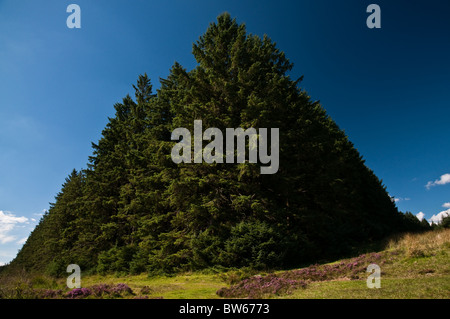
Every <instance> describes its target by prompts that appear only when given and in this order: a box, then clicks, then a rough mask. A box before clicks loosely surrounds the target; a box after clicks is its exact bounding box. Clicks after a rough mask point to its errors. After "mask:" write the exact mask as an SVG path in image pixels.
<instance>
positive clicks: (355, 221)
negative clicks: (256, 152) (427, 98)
mask: <svg viewBox="0 0 450 319" xmlns="http://www.w3.org/2000/svg"><path fill="white" fill-rule="evenodd" d="M192 53H193V55H194V57H195V59H196V61H197V65H196V67H195V68H193V69H192V70H190V71H188V70H186V69H185V68H183V67H182V66H181V65H180V64H179V63H175V64H174V65H173V66H172V68H171V69H170V74H169V76H168V77H167V78H165V79H161V86H160V88H159V89H158V90H157V91H156V92H155V93H154V92H153V88H152V85H151V81H150V78H149V77H148V76H147V74H144V75H141V76H139V78H138V80H137V83H136V85H133V88H134V90H135V96H134V99H133V98H132V97H131V96H129V95H128V96H126V97H125V98H124V99H123V100H122V102H121V103H117V104H115V105H114V108H115V111H116V113H115V116H114V117H113V118H109V122H108V124H107V125H106V127H105V129H104V130H103V132H102V137H101V139H100V140H99V141H98V142H97V143H92V147H93V154H92V156H91V157H90V158H89V162H88V165H87V168H86V169H84V170H82V171H80V172H78V171H76V170H74V171H73V172H72V173H71V174H70V175H69V176H68V177H67V179H66V181H65V183H64V184H63V186H62V189H61V192H60V193H59V194H58V195H57V196H56V198H55V203H52V204H51V206H50V209H49V211H48V213H46V214H45V216H44V217H43V218H42V219H41V221H40V223H39V225H38V226H37V227H36V229H35V230H34V231H33V232H32V234H31V235H30V237H29V238H28V240H27V242H26V243H25V245H24V247H23V248H22V250H21V251H20V252H19V254H18V256H17V257H16V259H15V260H14V261H13V262H12V265H16V266H17V265H18V266H21V267H24V268H25V269H29V270H46V271H47V272H49V273H51V274H55V275H58V274H62V273H64V272H65V268H66V267H67V265H68V264H71V263H75V264H78V265H80V267H81V268H82V269H94V270H96V271H98V272H100V273H104V272H109V271H117V272H126V273H139V272H143V271H150V272H174V271H180V270H192V269H201V268H206V267H212V266H222V267H244V266H248V267H254V268H283V267H294V266H298V265H301V264H305V263H309V262H315V261H317V260H322V259H327V258H332V257H334V256H340V255H342V254H346V253H349V252H350V251H352V249H354V248H355V247H356V246H358V245H360V244H361V243H364V242H366V243H368V242H371V241H374V240H378V239H380V238H383V237H384V236H386V235H389V234H391V233H393V232H399V231H404V230H408V229H409V228H408V227H409V225H410V224H411V223H410V222H408V218H405V216H404V215H403V214H402V213H400V212H399V211H398V210H397V208H396V207H395V204H394V203H393V202H392V200H391V198H390V197H389V195H388V194H387V192H386V189H385V187H384V186H383V185H382V183H381V181H380V180H379V179H378V178H377V177H376V176H375V174H374V173H373V172H372V171H371V170H370V169H369V168H368V167H367V166H366V165H365V164H364V160H363V159H362V156H361V155H360V154H359V153H358V151H357V150H356V149H355V147H354V145H353V144H352V143H351V142H350V141H349V140H348V137H347V136H346V134H345V133H344V132H343V131H342V130H341V129H340V128H339V127H338V126H337V124H336V123H335V122H334V121H333V120H332V119H331V118H330V117H329V116H328V115H327V113H326V111H325V110H324V109H323V107H322V106H321V105H320V103H319V102H316V101H312V100H311V98H310V96H309V95H308V94H307V92H305V91H304V90H302V89H301V88H300V84H301V81H302V78H299V79H291V77H290V75H289V71H290V70H291V69H292V68H293V64H292V63H291V62H290V61H289V60H288V59H287V57H286V56H285V54H284V52H283V51H281V50H280V49H278V48H277V46H276V44H275V43H274V42H273V41H272V40H271V39H270V38H269V37H268V36H264V37H263V38H261V37H259V36H256V35H252V34H249V33H247V31H246V27H245V25H244V24H238V23H237V22H236V20H235V19H232V18H231V17H230V15H229V14H227V13H225V14H222V15H220V16H219V17H218V18H217V22H215V23H211V24H210V25H209V27H208V29H207V30H206V32H205V34H203V35H202V36H201V37H200V38H199V39H198V40H197V41H196V42H195V43H194V44H193V50H192ZM199 119H201V120H202V121H203V126H204V127H216V128H219V129H221V130H225V129H226V128H238V127H241V128H244V129H246V128H250V127H253V128H274V127H275V128H279V132H280V138H279V140H280V145H279V154H280V159H279V163H280V166H279V170H278V172H277V173H276V174H272V175H264V174H260V170H259V166H258V165H257V164H255V163H248V162H245V163H239V164H227V163H223V164H220V163H212V164H208V163H199V164H188V163H180V164H175V163H174V162H173V161H172V159H171V156H170V154H171V148H172V147H173V145H174V144H175V141H172V140H171V132H172V131H173V130H174V129H175V128H177V127H185V128H188V129H190V130H192V128H193V123H194V120H199Z"/></svg>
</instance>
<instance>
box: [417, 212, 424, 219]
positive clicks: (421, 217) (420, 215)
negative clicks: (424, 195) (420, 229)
mask: <svg viewBox="0 0 450 319" xmlns="http://www.w3.org/2000/svg"><path fill="white" fill-rule="evenodd" d="M416 217H417V219H418V220H420V221H422V220H423V218H424V217H425V214H424V213H423V212H419V213H418V214H417V215H416Z"/></svg>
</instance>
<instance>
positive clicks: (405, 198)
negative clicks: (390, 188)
mask: <svg viewBox="0 0 450 319" xmlns="http://www.w3.org/2000/svg"><path fill="white" fill-rule="evenodd" d="M389 197H390V198H391V201H393V202H394V203H398V202H399V201H402V200H411V198H408V197H404V198H403V197H395V196H391V195H389Z"/></svg>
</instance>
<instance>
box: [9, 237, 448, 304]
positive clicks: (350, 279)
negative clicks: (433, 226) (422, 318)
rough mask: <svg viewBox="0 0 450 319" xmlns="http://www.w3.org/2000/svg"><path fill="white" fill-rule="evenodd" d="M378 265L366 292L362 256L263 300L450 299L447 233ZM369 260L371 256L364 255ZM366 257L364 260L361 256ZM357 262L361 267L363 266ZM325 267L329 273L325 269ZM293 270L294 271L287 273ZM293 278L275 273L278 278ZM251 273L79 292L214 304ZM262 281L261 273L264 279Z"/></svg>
mask: <svg viewBox="0 0 450 319" xmlns="http://www.w3.org/2000/svg"><path fill="white" fill-rule="evenodd" d="M379 255H380V256H381V257H379V258H378V259H377V261H376V262H377V264H378V265H379V266H380V268H381V288H378V289H377V288H372V289H370V288H368V287H367V284H366V280H367V276H368V275H369V274H368V273H366V272H365V268H366V267H367V266H366V265H365V262H366V261H367V262H368V259H364V258H362V259H361V257H355V258H347V259H342V260H338V261H335V262H333V263H330V264H326V265H317V266H315V267H316V268H315V269H318V270H326V269H330V266H333V265H337V264H342V265H347V264H349V263H353V262H355V261H359V262H360V265H359V267H360V268H359V269H358V270H356V272H355V270H349V271H347V270H346V268H345V267H344V268H345V269H344V270H343V271H338V272H336V273H331V275H330V276H328V277H327V278H326V279H324V280H321V279H319V280H320V281H319V280H318V279H317V278H313V277H311V278H300V279H302V280H304V281H306V283H307V285H306V288H298V289H294V290H292V291H290V293H289V294H280V295H277V294H266V295H264V296H263V297H264V298H289V299H305V298H307V299H324V298H326V299H329V298H331V299H355V298H358V299H367V298H369V299H377V298H383V299H397V298H402V299H427V298H432V299H441V298H445V299H448V298H450V263H449V261H450V230H441V231H432V232H427V233H424V234H418V235H405V236H401V237H398V238H396V239H392V240H391V241H389V243H388V245H387V246H386V248H385V249H384V250H383V251H380V252H379ZM366 256H370V254H368V255H366ZM365 258H367V257H365ZM361 261H362V263H363V264H361ZM327 267H328V268H327ZM291 271H292V270H291ZM289 273H291V272H290V271H280V272H276V275H277V276H283V275H285V274H289ZM250 275H255V272H250V271H248V270H237V271H230V272H221V273H220V272H212V271H203V272H192V273H184V274H177V275H176V276H153V277H149V276H148V275H147V274H142V275H134V276H115V275H107V276H100V275H86V276H83V274H82V278H81V284H82V287H90V286H93V285H97V284H100V283H103V284H118V283H126V284H127V285H128V286H129V287H130V288H132V290H133V293H134V294H133V295H124V296H122V298H135V297H148V298H161V297H162V298H165V299H213V298H220V297H219V296H218V295H217V294H216V291H218V290H219V289H220V288H222V287H230V286H231V285H234V284H236V283H239V282H240V281H241V279H243V278H246V277H251V276H250ZM262 275H263V276H264V274H262ZM65 284H66V283H65V279H58V280H56V279H54V278H50V277H45V276H32V277H30V276H27V275H26V274H23V273H22V274H19V275H17V276H15V277H7V278H4V277H2V278H0V298H1V297H3V298H30V297H31V298H33V295H32V291H33V289H62V290H64V291H68V290H69V289H68V288H67V287H65Z"/></svg>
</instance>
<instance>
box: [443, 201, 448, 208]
mask: <svg viewBox="0 0 450 319" xmlns="http://www.w3.org/2000/svg"><path fill="white" fill-rule="evenodd" d="M442 207H444V208H450V202H449V203H444V204H442Z"/></svg>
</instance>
